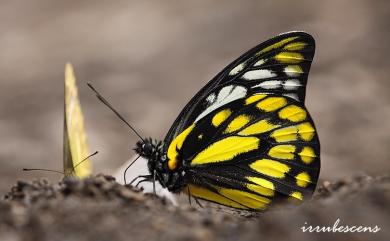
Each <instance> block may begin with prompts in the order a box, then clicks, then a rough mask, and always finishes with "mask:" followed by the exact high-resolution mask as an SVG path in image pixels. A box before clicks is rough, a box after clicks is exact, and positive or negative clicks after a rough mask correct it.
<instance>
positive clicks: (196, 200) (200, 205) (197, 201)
mask: <svg viewBox="0 0 390 241" xmlns="http://www.w3.org/2000/svg"><path fill="white" fill-rule="evenodd" d="M194 199H195V202H196V204H198V205H199V207H201V208H204V207H203V205H202V204H201V203H200V202H199V199H197V198H196V197H194Z"/></svg>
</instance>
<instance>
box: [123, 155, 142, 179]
mask: <svg viewBox="0 0 390 241" xmlns="http://www.w3.org/2000/svg"><path fill="white" fill-rule="evenodd" d="M140 156H141V155H139V156H137V157H136V158H135V159H134V161H132V162H131V163H130V164H129V165H128V166H127V167H126V169H125V172H124V173H123V180H124V182H125V185H126V184H127V183H126V172H127V170H128V169H129V168H130V167H131V166H132V165H133V164H134V162H135V161H137V160H138V158H139V157H140Z"/></svg>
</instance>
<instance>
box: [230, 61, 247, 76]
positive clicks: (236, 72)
mask: <svg viewBox="0 0 390 241" xmlns="http://www.w3.org/2000/svg"><path fill="white" fill-rule="evenodd" d="M245 64H246V63H245V62H244V63H241V64H239V65H237V66H236V67H234V68H233V69H232V70H231V71H230V72H229V75H236V74H238V73H240V72H241V71H242V70H243V69H244V67H245Z"/></svg>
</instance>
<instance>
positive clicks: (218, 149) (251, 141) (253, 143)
mask: <svg viewBox="0 0 390 241" xmlns="http://www.w3.org/2000/svg"><path fill="white" fill-rule="evenodd" d="M259 145H260V140H259V139H258V138H256V137H240V136H230V137H226V138H224V139H222V140H220V141H217V142H214V143H213V144H211V145H210V146H208V147H207V148H206V149H205V150H203V151H202V152H200V153H199V154H198V155H196V156H195V158H194V159H193V160H192V161H191V165H201V164H208V163H215V162H222V161H229V160H232V159H233V158H234V157H235V156H237V155H239V154H242V153H246V152H249V151H252V150H256V149H257V148H258V147H259Z"/></svg>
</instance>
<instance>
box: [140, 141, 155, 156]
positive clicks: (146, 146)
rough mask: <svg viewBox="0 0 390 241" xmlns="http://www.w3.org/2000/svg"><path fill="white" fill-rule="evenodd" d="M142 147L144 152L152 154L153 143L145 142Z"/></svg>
mask: <svg viewBox="0 0 390 241" xmlns="http://www.w3.org/2000/svg"><path fill="white" fill-rule="evenodd" d="M142 149H143V150H144V152H145V153H146V154H152V150H153V148H152V145H151V144H150V143H144V144H143V145H142Z"/></svg>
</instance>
